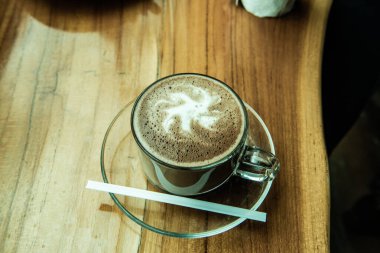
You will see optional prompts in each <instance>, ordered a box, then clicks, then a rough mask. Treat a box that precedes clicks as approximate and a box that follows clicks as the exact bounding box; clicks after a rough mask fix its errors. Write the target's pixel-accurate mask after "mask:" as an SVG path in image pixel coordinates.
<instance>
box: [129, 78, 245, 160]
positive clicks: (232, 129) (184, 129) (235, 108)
mask: <svg viewBox="0 0 380 253" xmlns="http://www.w3.org/2000/svg"><path fill="white" fill-rule="evenodd" d="M133 117H134V119H133V122H134V123H133V127H134V130H135V133H136V136H137V138H138V140H139V141H140V143H141V145H142V146H143V147H144V148H145V149H146V150H147V151H148V152H149V153H151V154H152V155H154V156H155V157H157V158H158V159H160V160H162V161H164V162H166V163H169V164H173V165H177V166H185V167H187V166H203V165H206V164H210V163H213V162H216V161H218V160H220V159H222V158H224V157H225V156H227V155H229V154H230V153H231V152H232V151H233V150H234V149H235V148H236V147H237V146H238V145H239V143H240V141H241V139H242V137H243V132H244V129H245V124H246V122H245V117H244V109H243V107H242V104H241V103H240V101H239V100H238V98H237V97H236V95H235V94H233V93H232V92H231V91H230V90H229V89H228V88H226V87H225V86H224V85H223V84H221V83H220V82H218V81H216V80H214V79H210V78H207V77H204V76H199V75H191V74H190V75H181V76H172V77H169V78H166V79H163V80H161V81H160V82H159V83H156V84H155V85H153V86H151V87H150V88H149V89H148V90H147V91H146V92H145V93H144V94H143V95H142V97H141V98H140V99H139V101H137V104H136V109H135V113H134V115H133Z"/></svg>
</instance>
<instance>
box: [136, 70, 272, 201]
mask: <svg viewBox="0 0 380 253" xmlns="http://www.w3.org/2000/svg"><path fill="white" fill-rule="evenodd" d="M174 76H185V77H188V76H190V77H192V78H200V79H211V80H212V81H214V82H218V83H219V84H221V85H222V86H224V87H225V88H226V89H227V90H229V91H230V92H231V93H232V94H233V95H234V96H235V97H236V98H237V100H238V101H239V103H240V104H241V108H243V116H244V122H245V124H244V132H243V135H242V137H241V139H240V140H239V142H238V145H237V146H236V148H235V149H234V150H232V151H231V152H230V153H229V154H227V155H225V156H224V157H222V158H221V159H219V160H218V161H215V162H212V163H210V164H206V165H203V166H198V167H185V166H178V165H177V164H170V163H167V162H164V161H162V160H160V159H159V158H157V156H156V155H155V154H154V153H151V152H149V151H148V150H146V149H145V148H144V146H143V145H142V144H141V142H140V140H139V138H138V137H137V135H136V133H135V129H134V124H133V121H134V115H135V113H136V107H137V106H136V105H137V104H138V103H139V101H140V99H141V97H142V96H143V95H144V94H145V93H146V92H147V91H148V90H149V89H151V88H154V87H155V86H156V85H158V84H160V83H161V82H162V81H164V80H166V79H167V78H172V77H174ZM248 128H249V122H248V115H247V111H246V108H245V106H244V103H243V101H242V100H241V98H240V97H239V96H238V95H237V94H236V93H235V92H234V91H233V90H232V89H231V88H230V87H229V86H228V85H227V84H225V83H223V82H221V81H219V80H217V79H215V78H212V77H209V76H206V75H201V74H192V73H182V74H176V75H171V76H167V77H164V78H162V79H159V80H157V81H156V82H154V83H153V84H151V85H150V86H148V87H147V88H146V89H145V90H144V91H143V92H142V93H141V94H140V95H139V97H138V98H137V99H136V101H135V104H134V106H133V108H132V113H131V130H132V134H133V137H134V139H135V141H136V143H137V144H138V147H139V151H140V152H139V155H140V161H141V163H142V165H143V166H142V167H143V170H144V172H145V174H146V176H147V178H148V180H149V181H150V182H151V183H152V184H153V185H155V186H157V187H159V188H161V189H163V190H165V191H167V192H170V193H172V194H175V195H183V196H192V195H199V194H202V193H206V192H209V191H211V190H213V189H216V188H218V187H219V186H221V185H222V184H223V183H225V182H226V181H227V180H228V179H229V178H230V177H231V176H236V177H240V178H243V179H246V180H251V181H256V182H267V181H272V180H273V179H274V178H275V177H276V175H277V173H278V171H279V168H280V163H279V160H278V159H277V157H276V156H275V155H274V154H272V153H270V152H268V151H265V150H263V149H261V148H260V147H256V146H250V145H247V137H248V131H249V130H251V129H248Z"/></svg>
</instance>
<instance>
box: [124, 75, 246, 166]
mask: <svg viewBox="0 0 380 253" xmlns="http://www.w3.org/2000/svg"><path fill="white" fill-rule="evenodd" d="M175 76H201V77H205V78H209V79H212V80H214V81H216V82H219V83H220V84H221V85H222V86H224V87H225V88H226V89H228V90H229V91H230V92H231V93H232V94H233V95H234V96H235V97H236V98H237V100H238V101H239V103H240V106H241V108H242V110H243V114H244V118H245V124H244V130H243V135H242V137H241V139H240V142H239V144H238V145H237V146H236V147H235V148H234V149H233V150H232V151H231V152H230V153H229V154H227V155H226V156H224V157H223V158H221V159H219V160H217V161H215V162H212V163H210V164H206V165H202V166H178V165H174V164H170V163H167V162H164V161H162V160H160V159H159V158H157V157H156V156H154V155H153V154H151V153H150V152H149V151H148V150H147V149H146V148H145V147H144V146H143V145H142V144H141V142H140V141H139V140H138V138H137V135H136V133H135V129H134V127H133V122H134V114H135V110H136V105H137V104H138V102H139V100H140V99H141V97H142V96H143V95H144V94H145V93H146V92H147V91H148V90H149V89H151V88H152V87H153V86H154V85H156V84H157V83H160V82H161V81H163V80H165V79H168V78H172V77H175ZM248 126H249V123H248V113H247V109H246V108H245V105H244V103H243V100H242V99H241V98H240V96H239V95H238V94H237V93H236V92H235V91H234V90H233V89H232V88H231V87H230V86H229V85H227V84H226V83H225V82H223V81H221V80H219V79H216V78H214V77H211V76H208V75H205V74H199V73H176V74H172V75H168V76H165V77H162V78H159V79H157V80H156V81H154V82H153V83H152V84H150V85H149V86H148V87H146V88H145V89H144V90H143V91H142V92H141V93H140V94H139V95H138V97H137V98H136V100H135V102H134V104H133V108H132V112H131V131H132V135H133V138H134V140H135V142H136V143H137V145H138V146H139V147H140V149H141V150H142V151H143V152H144V154H145V155H147V156H148V157H149V158H151V159H152V160H153V161H155V162H157V163H159V164H161V165H163V166H166V167H169V168H172V169H178V170H187V171H194V170H197V171H202V170H208V169H210V168H213V167H216V166H218V165H220V164H222V163H224V162H226V161H228V160H230V159H231V158H232V157H234V156H235V155H236V154H237V153H239V151H240V150H241V148H242V146H243V145H244V144H245V141H246V138H247V136H248Z"/></svg>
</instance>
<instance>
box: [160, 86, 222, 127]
mask: <svg viewBox="0 0 380 253" xmlns="http://www.w3.org/2000/svg"><path fill="white" fill-rule="evenodd" d="M189 87H191V90H192V93H193V94H195V95H196V96H195V97H197V99H194V98H192V97H191V96H189V94H187V93H186V92H175V93H171V94H169V96H168V99H160V100H158V101H157V103H156V104H155V108H161V107H163V108H164V109H162V111H163V112H164V113H165V114H166V115H165V117H164V118H163V120H162V128H163V129H164V130H165V132H166V133H169V132H170V128H171V127H172V125H173V124H174V123H175V120H176V119H177V120H179V122H180V129H181V131H182V132H183V133H191V132H192V129H191V126H192V124H193V123H196V124H198V125H199V126H201V127H203V128H205V129H207V130H211V131H212V126H213V125H215V123H216V122H217V121H218V120H219V119H220V117H221V112H220V111H218V110H211V109H210V107H211V106H213V105H216V104H218V103H219V102H220V101H221V98H220V96H218V95H211V94H210V93H209V92H207V91H205V90H204V89H202V88H199V87H196V86H193V85H190V86H187V88H189ZM187 90H188V89H187Z"/></svg>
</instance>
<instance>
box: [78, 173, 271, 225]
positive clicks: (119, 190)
mask: <svg viewBox="0 0 380 253" xmlns="http://www.w3.org/2000/svg"><path fill="white" fill-rule="evenodd" d="M86 188H87V189H92V190H98V191H103V192H110V193H115V194H121V195H125V196H130V197H136V198H142V199H148V200H154V201H158V202H163V203H167V204H173V205H177V206H185V207H190V208H195V209H200V210H204V211H209V212H214V213H221V214H226V215H231V216H236V217H242V218H247V219H251V220H256V221H261V222H265V221H266V213H263V212H258V211H253V210H249V209H244V208H240V207H234V206H227V205H222V204H217V203H212V202H208V201H203V200H197V199H191V198H186V197H180V196H175V195H170V194H165V193H159V192H152V191H147V190H142V189H137V188H132V187H126V186H121V185H114V184H106V183H102V182H96V181H92V180H88V182H87V185H86Z"/></svg>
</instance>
